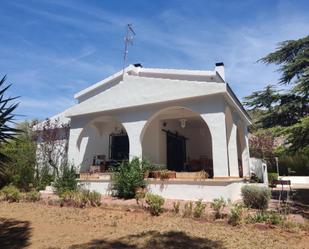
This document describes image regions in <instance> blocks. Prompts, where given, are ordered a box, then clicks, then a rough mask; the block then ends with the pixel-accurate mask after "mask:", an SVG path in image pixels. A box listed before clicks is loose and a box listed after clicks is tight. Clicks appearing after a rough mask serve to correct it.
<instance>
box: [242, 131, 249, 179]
mask: <svg viewBox="0 0 309 249" xmlns="http://www.w3.org/2000/svg"><path fill="white" fill-rule="evenodd" d="M243 130H244V136H242V137H243V138H241V139H243V141H241V142H242V143H244V147H245V148H244V151H243V153H242V162H243V174H244V177H250V153H249V139H248V128H247V127H244V128H243Z"/></svg>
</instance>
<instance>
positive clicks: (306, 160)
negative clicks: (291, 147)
mask: <svg viewBox="0 0 309 249" xmlns="http://www.w3.org/2000/svg"><path fill="white" fill-rule="evenodd" d="M308 152H309V150H308V149H307V150H304V151H298V152H296V153H295V154H294V155H289V153H286V152H284V153H285V154H283V155H280V156H279V165H280V175H297V176H308V175H309V153H308Z"/></svg>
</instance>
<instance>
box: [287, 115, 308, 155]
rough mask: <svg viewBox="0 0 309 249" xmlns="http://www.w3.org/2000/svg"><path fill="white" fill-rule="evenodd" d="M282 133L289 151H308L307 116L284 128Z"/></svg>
mask: <svg viewBox="0 0 309 249" xmlns="http://www.w3.org/2000/svg"><path fill="white" fill-rule="evenodd" d="M284 133H285V135H286V137H287V141H286V143H287V144H290V145H291V146H290V147H289V150H292V151H294V152H297V151H300V150H303V149H305V148H307V149H308V151H309V116H307V117H304V118H301V119H300V120H299V122H298V123H296V124H294V125H292V126H290V127H288V128H286V129H285V130H284Z"/></svg>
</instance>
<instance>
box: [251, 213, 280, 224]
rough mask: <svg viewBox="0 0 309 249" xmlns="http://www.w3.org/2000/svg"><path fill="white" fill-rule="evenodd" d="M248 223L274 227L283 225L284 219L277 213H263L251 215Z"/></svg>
mask: <svg viewBox="0 0 309 249" xmlns="http://www.w3.org/2000/svg"><path fill="white" fill-rule="evenodd" d="M247 222H248V223H263V222H266V223H269V224H273V225H280V224H282V223H283V218H282V216H281V215H280V214H278V213H276V212H263V213H257V214H254V215H249V216H248V217H247Z"/></svg>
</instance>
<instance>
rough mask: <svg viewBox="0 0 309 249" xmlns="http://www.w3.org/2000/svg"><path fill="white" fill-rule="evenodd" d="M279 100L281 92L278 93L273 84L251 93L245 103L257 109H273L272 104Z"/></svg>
mask: <svg viewBox="0 0 309 249" xmlns="http://www.w3.org/2000/svg"><path fill="white" fill-rule="evenodd" d="M278 100H279V94H278V93H277V91H276V89H275V87H274V86H273V85H268V86H266V87H265V88H264V89H263V90H262V91H255V92H253V93H252V94H251V95H249V96H247V97H245V98H244V105H245V106H247V107H249V108H253V109H257V108H262V109H266V110H268V109H271V108H272V106H273V105H274V104H275V103H276V102H277V101H278Z"/></svg>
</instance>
